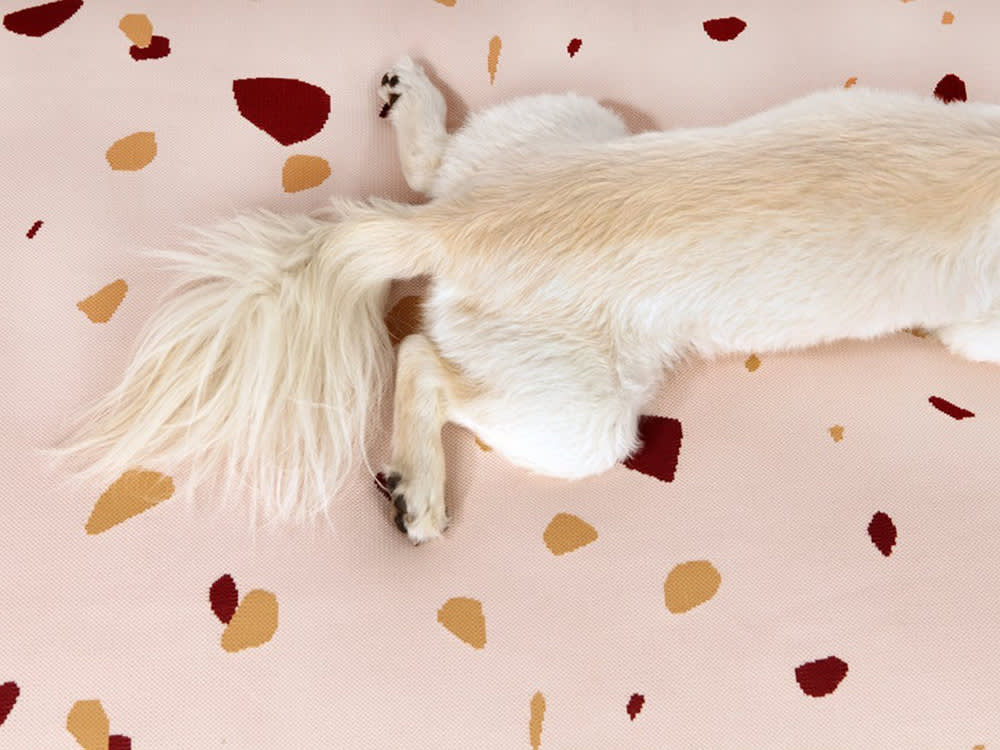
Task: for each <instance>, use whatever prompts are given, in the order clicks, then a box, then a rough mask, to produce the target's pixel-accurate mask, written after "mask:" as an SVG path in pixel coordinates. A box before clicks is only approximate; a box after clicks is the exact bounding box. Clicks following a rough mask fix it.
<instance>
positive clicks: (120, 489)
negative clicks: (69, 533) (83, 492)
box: [84, 469, 174, 534]
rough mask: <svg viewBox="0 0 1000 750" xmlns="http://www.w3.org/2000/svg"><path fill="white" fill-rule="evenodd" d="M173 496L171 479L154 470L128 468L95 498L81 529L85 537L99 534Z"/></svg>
mask: <svg viewBox="0 0 1000 750" xmlns="http://www.w3.org/2000/svg"><path fill="white" fill-rule="evenodd" d="M173 494H174V482H173V480H172V479H171V478H170V477H168V476H166V475H164V474H160V473H159V472H156V471H144V470H141V469H130V470H129V471H126V472H125V473H124V474H122V475H121V476H120V477H119V478H118V479H116V480H115V481H114V483H112V485H111V486H110V487H108V489H107V490H105V492H104V494H102V495H101V496H100V497H99V498H98V499H97V502H96V503H95V504H94V509H93V510H92V511H91V512H90V518H88V519H87V524H86V526H85V527H84V529H85V530H86V532H87V533H88V534H100V533H102V532H105V531H107V530H108V529H110V528H111V527H112V526H117V525H118V524H120V523H121V522H122V521H127V520H128V519H129V518H132V516H137V515H139V514H140V513H144V512H145V511H147V510H149V509H150V508H152V507H153V506H155V505H158V504H159V503H162V502H163V501H164V500H166V499H167V498H169V497H170V496H171V495H173Z"/></svg>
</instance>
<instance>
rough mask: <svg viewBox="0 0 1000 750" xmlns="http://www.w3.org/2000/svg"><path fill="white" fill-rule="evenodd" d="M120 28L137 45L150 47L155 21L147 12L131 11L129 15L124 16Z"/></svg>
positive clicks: (119, 24)
mask: <svg viewBox="0 0 1000 750" xmlns="http://www.w3.org/2000/svg"><path fill="white" fill-rule="evenodd" d="M118 28H119V29H121V30H122V32H123V33H124V34H125V36H127V37H128V39H129V41H130V42H132V44H134V45H135V46H136V47H143V48H145V47H148V46H149V44H150V42H152V41H153V22H152V21H150V20H149V16H147V15H146V14H145V13H129V14H128V15H127V16H122V20H121V21H119V22H118Z"/></svg>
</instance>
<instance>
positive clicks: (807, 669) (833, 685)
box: [795, 656, 847, 698]
mask: <svg viewBox="0 0 1000 750" xmlns="http://www.w3.org/2000/svg"><path fill="white" fill-rule="evenodd" d="M846 676H847V662H846V661H844V660H843V659H838V658H837V657H836V656H828V657H826V658H825V659H819V660H818V661H810V662H807V663H805V664H802V665H800V666H798V667H796V668H795V679H796V681H797V682H798V683H799V687H800V688H802V692H803V693H805V694H806V695H811V696H812V697H813V698H822V697H823V696H824V695H829V694H830V693H832V692H833V691H834V690H836V689H837V686H838V685H840V682H841V680H843V679H844V678H845V677H846Z"/></svg>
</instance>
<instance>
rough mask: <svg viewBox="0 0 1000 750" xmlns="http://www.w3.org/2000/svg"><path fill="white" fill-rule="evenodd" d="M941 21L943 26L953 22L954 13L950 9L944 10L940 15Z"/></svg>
mask: <svg viewBox="0 0 1000 750" xmlns="http://www.w3.org/2000/svg"><path fill="white" fill-rule="evenodd" d="M941 23H942V24H944V25H945V26H947V25H949V24H952V23H955V14H954V13H952V12H951V11H950V10H946V11H945V12H944V14H943V15H942V16H941Z"/></svg>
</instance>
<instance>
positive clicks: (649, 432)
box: [624, 414, 684, 482]
mask: <svg viewBox="0 0 1000 750" xmlns="http://www.w3.org/2000/svg"><path fill="white" fill-rule="evenodd" d="M683 437H684V434H683V430H682V429H681V423H680V421H679V420H677V419H673V418H671V417H656V416H653V415H651V414H643V415H642V416H641V417H639V440H640V441H642V446H641V447H640V448H639V450H637V451H636V452H635V453H633V454H632V455H631V456H630V457H629V458H627V459H625V461H624V464H625V466H626V468H629V469H632V470H633V471H638V472H641V473H643V474H647V475H649V476H651V477H656V478H657V479H659V480H661V481H663V482H672V481H674V475H675V474H676V472H677V459H678V457H679V456H680V452H681V440H682V438H683Z"/></svg>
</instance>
